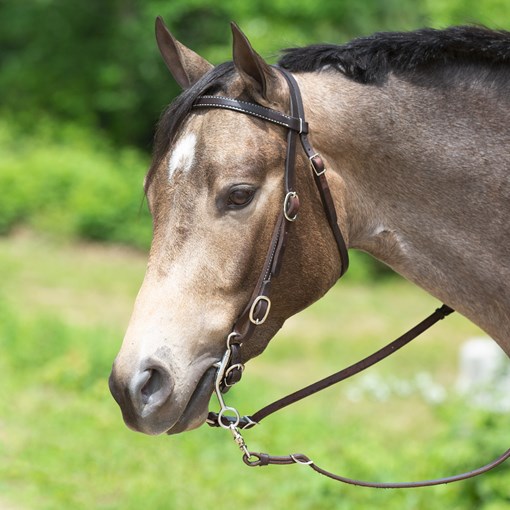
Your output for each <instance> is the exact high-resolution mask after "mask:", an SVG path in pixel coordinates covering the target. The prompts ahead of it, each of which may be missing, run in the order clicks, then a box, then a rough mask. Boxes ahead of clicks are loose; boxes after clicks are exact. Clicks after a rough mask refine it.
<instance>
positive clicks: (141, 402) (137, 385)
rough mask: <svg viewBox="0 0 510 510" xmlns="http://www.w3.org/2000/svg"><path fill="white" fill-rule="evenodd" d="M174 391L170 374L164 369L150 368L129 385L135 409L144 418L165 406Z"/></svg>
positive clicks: (140, 373) (139, 374)
mask: <svg viewBox="0 0 510 510" xmlns="http://www.w3.org/2000/svg"><path fill="white" fill-rule="evenodd" d="M172 390H173V382H172V378H171V377H170V374H169V373H168V371H167V370H165V369H164V368H162V367H154V366H152V367H151V366H149V367H148V368H146V369H145V370H142V371H140V372H139V373H138V374H137V375H135V376H134V377H133V379H132V380H131V383H130V385H129V394H130V396H131V400H132V403H133V405H134V409H135V410H137V412H138V413H140V414H141V415H142V416H143V415H145V414H147V413H149V414H150V413H151V412H152V411H154V410H155V409H156V408H157V407H160V406H161V405H163V404H164V403H165V402H166V401H167V400H168V397H169V396H170V394H171V393H172Z"/></svg>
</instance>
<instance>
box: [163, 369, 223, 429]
mask: <svg viewBox="0 0 510 510" xmlns="http://www.w3.org/2000/svg"><path fill="white" fill-rule="evenodd" d="M215 375H216V368H215V367H210V368H209V369H208V370H206V371H205V373H204V375H203V376H202V378H201V379H200V381H199V383H198V384H197V387H196V388H195V391H194V392H193V394H192V395H191V398H190V399H189V402H188V404H187V405H186V408H185V409H184V412H183V413H182V415H181V417H180V418H179V420H178V421H177V423H175V425H173V426H172V427H171V428H170V429H169V430H167V432H166V433H167V434H169V435H171V434H178V433H179V432H184V431H185V430H190V429H194V428H197V427H199V426H200V425H202V424H203V423H204V422H205V419H206V418H207V413H208V408H209V400H210V398H211V395H212V392H213V390H214V377H215Z"/></svg>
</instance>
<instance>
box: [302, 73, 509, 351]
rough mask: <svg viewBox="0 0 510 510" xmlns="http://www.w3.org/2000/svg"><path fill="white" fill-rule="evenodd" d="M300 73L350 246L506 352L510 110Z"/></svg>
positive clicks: (432, 92)
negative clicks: (457, 314)
mask: <svg viewBox="0 0 510 510" xmlns="http://www.w3.org/2000/svg"><path fill="white" fill-rule="evenodd" d="M299 79H300V85H301V87H302V89H303V98H304V103H305V108H307V116H308V121H309V123H310V126H311V133H312V135H311V137H312V141H313V144H314V146H315V147H316V149H317V150H319V151H320V152H321V153H322V154H323V155H324V156H325V159H326V160H327V162H328V165H329V167H330V169H331V170H332V172H331V174H332V178H331V179H330V180H331V183H332V187H333V190H334V193H335V198H336V201H337V206H338V208H340V209H341V208H343V209H344V210H345V215H346V219H347V220H346V225H344V229H346V230H347V237H348V239H349V246H350V247H351V248H358V249H361V250H363V251H366V252H368V253H370V254H372V255H373V256H375V257H376V258H378V259H379V260H381V261H383V262H384V263H385V264H387V265H388V266H390V267H392V268H393V269H394V270H395V271H396V272H398V273H400V274H401V275H403V276H404V277H405V278H407V279H408V280H411V281H413V282H414V283H416V284H417V285H419V286H420V287H422V288H424V289H425V290H427V291H428V292H429V293H430V294H432V295H434V296H435V297H437V298H438V299H440V300H441V301H443V302H445V303H447V304H449V305H450V306H452V307H454V308H456V309H457V310H459V311H460V312H461V313H463V314H464V315H466V316H467V317H468V318H470V319H471V320H472V321H473V322H475V323H476V324H478V325H479V326H480V327H482V329H484V330H485V331H486V332H488V333H489V334H490V335H491V336H492V337H493V338H494V339H496V340H497V341H498V342H499V343H500V345H501V346H502V347H503V348H504V349H505V350H506V352H507V353H509V354H510V316H509V313H510V312H509V310H510V291H509V290H508V289H507V288H505V286H504V285H503V284H502V282H505V281H509V279H510V264H509V263H508V262H507V260H508V255H507V254H508V250H509V249H510V245H509V244H510V242H509V240H510V227H509V226H508V222H507V217H508V214H509V213H510V194H509V193H508V192H507V193H506V198H505V194H503V195H501V193H500V190H501V189H502V187H504V186H506V187H505V189H506V190H508V177H507V176H508V161H509V160H510V154H509V145H510V144H509V139H508V129H507V128H506V127H505V126H506V125H507V123H508V113H506V112H505V109H504V108H503V109H501V108H500V105H499V103H497V102H494V101H493V102H491V101H487V102H485V103H483V104H480V101H481V96H480V94H473V92H472V91H467V90H463V91H458V90H452V91H451V93H448V92H447V91H446V90H444V89H439V88H436V89H433V88H428V89H427V88H419V87H418V86H415V85H412V84H410V83H407V82H404V81H401V80H398V79H396V78H394V77H393V78H392V77H390V78H389V79H388V82H387V83H386V84H385V85H384V86H381V87H378V86H368V85H362V84H358V83H355V82H353V81H352V80H348V79H346V78H345V77H343V76H342V75H341V74H340V73H333V72H322V73H312V74H303V75H300V76H299ZM488 119H489V120H488ZM482 124H483V126H482ZM504 151H506V153H503V152H504ZM505 165H506V166H505ZM489 224H490V228H488V225H489Z"/></svg>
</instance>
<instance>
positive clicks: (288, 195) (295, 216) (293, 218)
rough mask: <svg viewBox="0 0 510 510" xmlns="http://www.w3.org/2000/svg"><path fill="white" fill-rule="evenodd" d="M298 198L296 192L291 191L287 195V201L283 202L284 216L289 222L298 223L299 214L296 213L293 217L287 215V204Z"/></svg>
mask: <svg viewBox="0 0 510 510" xmlns="http://www.w3.org/2000/svg"><path fill="white" fill-rule="evenodd" d="M295 197H297V193H296V192H295V191H289V192H288V193H287V195H285V200H284V201H283V215H284V216H285V219H286V220H288V221H291V222H292V221H296V218H297V215H298V213H296V214H295V215H294V216H293V217H291V216H289V215H288V214H287V204H288V202H289V200H290V199H291V198H295Z"/></svg>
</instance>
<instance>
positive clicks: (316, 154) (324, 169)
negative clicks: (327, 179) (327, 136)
mask: <svg viewBox="0 0 510 510" xmlns="http://www.w3.org/2000/svg"><path fill="white" fill-rule="evenodd" d="M317 156H319V158H321V160H322V156H321V155H320V154H319V153H318V152H316V153H315V154H314V155H313V156H310V157H309V158H308V159H309V160H310V165H311V167H312V169H313V171H314V172H315V175H316V176H317V177H320V176H321V175H322V174H323V173H324V172H326V165H324V168H323V170H322V171H321V172H317V169H316V168H315V165H314V164H313V161H312V160H313V158H315V157H317ZM322 162H323V163H324V161H322Z"/></svg>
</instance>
